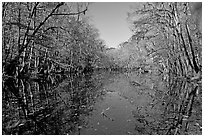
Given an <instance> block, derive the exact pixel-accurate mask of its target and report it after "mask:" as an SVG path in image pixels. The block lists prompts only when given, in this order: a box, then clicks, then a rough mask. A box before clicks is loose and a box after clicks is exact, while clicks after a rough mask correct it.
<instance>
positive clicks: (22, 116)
mask: <svg viewBox="0 0 204 137" xmlns="http://www.w3.org/2000/svg"><path fill="white" fill-rule="evenodd" d="M3 84H4V89H3V94H2V98H3V101H2V102H3V106H2V109H3V114H2V115H3V121H2V123H3V125H2V129H3V134H55V135H57V134H59V135H140V134H142V135H143V134H145V135H149V134H151V135H153V134H202V122H201V120H202V110H201V109H202V107H201V106H202V104H201V103H200V102H201V93H199V92H198V91H199V90H197V89H198V88H201V87H200V86H196V87H195V86H192V84H191V83H188V82H185V81H183V80H177V79H176V80H174V84H173V85H174V86H172V90H174V91H175V92H174V93H172V92H171V93H170V92H168V90H169V87H167V85H168V83H167V82H166V81H164V80H163V77H162V76H161V75H155V74H150V73H146V74H138V73H136V72H123V73H121V72H109V71H96V72H93V73H91V74H81V75H75V76H74V75H65V76H61V75H53V76H48V77H47V78H46V79H35V78H33V79H19V80H17V81H16V80H14V79H12V78H10V79H8V80H7V81H6V82H5V83H3ZM15 85H18V86H15ZM15 87H17V88H15ZM194 91H195V93H194ZM185 116H186V117H187V118H186V117H185ZM185 118H186V119H187V120H185Z"/></svg>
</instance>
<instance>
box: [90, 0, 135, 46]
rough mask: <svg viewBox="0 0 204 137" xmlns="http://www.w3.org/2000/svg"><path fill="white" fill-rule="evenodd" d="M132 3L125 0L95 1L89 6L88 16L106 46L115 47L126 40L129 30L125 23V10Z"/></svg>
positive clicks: (129, 33)
mask: <svg viewBox="0 0 204 137" xmlns="http://www.w3.org/2000/svg"><path fill="white" fill-rule="evenodd" d="M131 4H132V3H126V2H96V3H92V4H91V5H90V7H89V11H88V16H90V17H91V20H92V22H91V23H93V24H94V25H95V27H96V28H97V29H99V32H100V37H101V39H103V40H105V42H106V45H107V46H108V47H117V46H118V45H119V44H120V43H121V42H124V41H126V40H128V38H130V36H131V31H130V29H129V25H128V23H127V20H126V18H127V11H128V10H129V9H130V8H129V6H130V5H131Z"/></svg>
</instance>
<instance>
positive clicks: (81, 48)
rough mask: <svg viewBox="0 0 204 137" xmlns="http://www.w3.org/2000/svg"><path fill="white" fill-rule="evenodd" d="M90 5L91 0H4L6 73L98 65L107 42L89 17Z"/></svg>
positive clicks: (4, 68)
mask: <svg viewBox="0 0 204 137" xmlns="http://www.w3.org/2000/svg"><path fill="white" fill-rule="evenodd" d="M88 6H89V3H64V2H49V3H48V2H45V3H44V2H5V3H2V38H3V39H2V64H3V65H2V68H3V75H4V76H19V75H21V74H29V73H43V74H44V73H49V72H52V71H53V72H56V71H62V70H61V69H67V68H69V70H74V71H80V70H83V69H84V68H86V67H87V66H93V67H97V65H96V64H100V58H102V57H103V56H104V55H103V53H102V52H103V49H104V48H105V44H104V42H103V41H102V40H101V39H100V38H99V33H98V30H97V29H96V28H95V27H94V26H93V25H90V23H89V20H88V18H87V17H85V14H86V12H87V10H88ZM56 66H57V67H56ZM59 68H60V69H59Z"/></svg>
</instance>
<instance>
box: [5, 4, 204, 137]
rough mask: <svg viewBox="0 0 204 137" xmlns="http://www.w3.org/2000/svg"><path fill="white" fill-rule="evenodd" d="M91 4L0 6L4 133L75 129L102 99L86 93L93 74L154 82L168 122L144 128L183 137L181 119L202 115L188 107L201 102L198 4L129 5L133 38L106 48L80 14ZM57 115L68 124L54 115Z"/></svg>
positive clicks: (184, 125) (93, 84)
mask: <svg viewBox="0 0 204 137" xmlns="http://www.w3.org/2000/svg"><path fill="white" fill-rule="evenodd" d="M90 4H91V3H65V2H3V3H2V88H3V89H2V111H3V117H2V118H3V119H2V122H3V126H2V129H3V134H66V133H65V129H66V130H67V131H69V134H72V133H74V132H75V131H78V130H79V131H80V129H81V126H79V127H80V129H79V128H78V127H77V126H76V125H74V124H75V123H74V122H76V121H80V122H81V119H80V117H79V115H81V114H82V111H83V112H84V113H83V115H89V112H91V111H92V108H90V107H91V106H93V104H94V103H95V101H94V99H96V98H100V97H99V96H102V95H103V94H104V93H100V92H95V91H94V90H92V87H94V88H96V89H98V88H99V87H102V84H101V83H100V82H101V81H103V82H105V81H106V80H105V78H101V77H102V76H101V75H96V76H94V77H91V75H92V73H93V72H94V71H97V70H103V71H107V70H109V71H114V72H123V73H124V72H133V73H135V74H139V75H143V74H148V75H150V76H151V75H152V74H153V75H156V76H161V77H162V80H163V82H165V83H166V87H167V89H168V90H166V91H162V92H163V93H164V94H165V96H164V97H163V98H162V99H164V100H165V101H166V102H168V103H166V104H165V105H166V110H165V118H166V119H165V120H166V121H168V120H167V118H168V117H171V118H172V117H173V118H174V120H173V121H170V120H169V121H170V122H169V121H168V122H169V123H167V122H166V121H165V120H163V119H162V120H157V123H156V125H155V123H154V124H149V125H148V127H151V128H150V129H151V130H152V127H157V126H158V125H160V126H161V125H162V126H163V127H167V128H166V129H165V131H164V132H163V130H162V132H160V131H156V130H155V131H154V133H156V134H187V133H186V132H187V127H188V122H186V121H185V120H184V119H187V120H188V118H189V117H190V116H191V115H192V110H194V111H195V113H196V115H197V116H198V119H199V120H200V119H201V116H202V115H201V108H199V107H195V109H193V106H195V104H194V103H195V102H196V103H197V104H198V106H200V105H201V104H202V101H201V100H202V92H201V91H202V86H201V84H202V21H200V17H202V14H201V12H200V9H201V11H202V6H201V7H200V5H199V3H187V2H182V3H181V2H180V3H177V2H173V3H172V2H159V3H157V2H156V3H139V4H136V5H135V6H133V7H132V8H131V10H130V11H129V12H128V14H127V21H128V23H129V25H130V29H131V31H132V36H131V37H130V38H129V39H128V40H127V41H124V42H123V43H121V44H120V45H118V48H107V46H106V44H105V41H104V40H102V39H101V38H100V33H99V30H98V29H97V28H96V27H95V26H94V25H92V24H91V23H90V17H88V16H86V13H87V11H88V10H89V6H90ZM118 29H120V28H118ZM87 77H88V78H87ZM138 77H140V76H138ZM64 79H66V80H65V81H63V80H64ZM90 79H91V80H90ZM152 79H153V78H152ZM97 80H99V81H100V82H99V83H97ZM78 81H81V84H78V83H77V82H78ZM76 83H77V84H76ZM66 84H67V85H66ZM133 84H134V83H133ZM59 85H60V86H59ZM137 85H139V84H138V83H137ZM64 91H66V92H65V93H64ZM159 101H160V100H159ZM161 102H162V101H161ZM58 103H59V104H60V105H61V106H60V108H59V107H58V106H57V104H58ZM173 103H174V104H173ZM56 106H57V107H56ZM82 106H83V107H82ZM201 106H202V105H201ZM61 107H62V108H61ZM56 108H57V110H55V109H56ZM86 108H89V109H88V110H87V109H86ZM64 109H66V110H67V111H66V115H67V119H69V120H67V121H68V122H67V123H66V122H65V121H64V119H63V117H61V115H60V114H59V113H62V112H61V111H63V110H64ZM73 109H74V110H75V111H74V112H72V111H71V110H73ZM69 110H70V111H69ZM68 111H69V112H68ZM58 112H59V113H58ZM51 113H52V116H50V115H51ZM63 113H64V112H63ZM75 114H77V116H76V115H75ZM42 115H43V116H42ZM58 118H60V119H59V121H57V122H56V123H52V122H53V121H52V119H58ZM44 119H47V122H48V123H46V122H44V121H45V120H44ZM72 119H75V120H76V121H74V120H73V121H72ZM49 120H51V121H49ZM82 121H83V120H82ZM63 122H65V123H66V124H65V125H63V127H64V129H63V130H61V125H60V124H61V123H63ZM199 122H200V121H199ZM201 124H202V123H201ZM28 125H29V126H28ZM73 125H74V126H73ZM169 125H170V126H169ZM55 126H56V130H54V129H55ZM72 126H73V127H74V128H73V127H72ZM28 127H29V128H28ZM24 128H25V129H26V130H25V131H23V129H24ZM57 129H60V130H59V131H58V130H57ZM58 132H59V133H58ZM151 133H152V132H151ZM192 133H194V132H192ZM196 133H197V132H196Z"/></svg>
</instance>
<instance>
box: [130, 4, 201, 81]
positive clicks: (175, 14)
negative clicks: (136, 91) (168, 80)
mask: <svg viewBox="0 0 204 137" xmlns="http://www.w3.org/2000/svg"><path fill="white" fill-rule="evenodd" d="M190 9H191V3H175V2H174V3H168V2H164V3H141V4H140V5H139V6H138V7H135V8H133V10H132V12H130V13H128V19H129V21H130V23H131V29H132V31H133V32H134V36H135V37H136V38H137V41H138V43H140V42H142V41H145V44H140V46H143V47H144V49H145V50H146V51H147V58H148V57H149V58H152V59H153V61H154V63H156V64H157V65H159V66H160V69H161V70H162V71H163V72H165V73H168V74H169V75H172V74H173V75H176V76H181V77H187V78H190V79H194V77H197V76H199V78H200V77H201V75H200V72H201V67H202V64H201V63H202V62H201V58H202V52H201V51H202V45H201V36H202V35H201V32H200V31H199V26H198V24H197V23H196V20H195V19H194V18H192V16H191V14H192V11H191V10H190Z"/></svg>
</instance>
